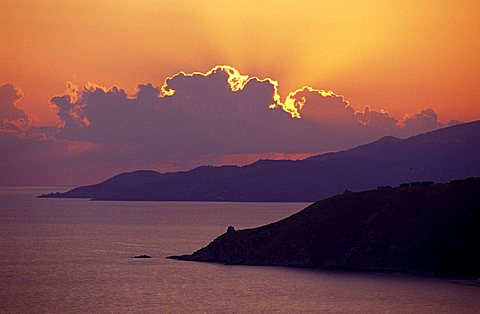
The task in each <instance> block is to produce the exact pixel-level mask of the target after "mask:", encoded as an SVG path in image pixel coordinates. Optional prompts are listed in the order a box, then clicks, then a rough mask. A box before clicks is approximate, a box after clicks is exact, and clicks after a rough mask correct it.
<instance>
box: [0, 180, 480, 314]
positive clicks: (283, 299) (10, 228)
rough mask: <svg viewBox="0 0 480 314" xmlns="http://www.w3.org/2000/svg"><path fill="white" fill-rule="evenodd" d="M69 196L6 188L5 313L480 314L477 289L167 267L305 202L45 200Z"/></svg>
mask: <svg viewBox="0 0 480 314" xmlns="http://www.w3.org/2000/svg"><path fill="white" fill-rule="evenodd" d="M65 190H66V188H58V187H42V188H38V187H35V188H1V189H0V313H323V312H332V313H480V284H479V281H478V280H454V279H451V278H442V277H433V276H419V275H412V274H400V273H375V272H340V271H326V270H319V269H302V268H292V267H268V266H263V267H253V266H228V265H222V264H213V263H198V262H183V261H176V260H169V259H165V257H167V256H169V255H180V254H188V253H192V252H193V251H195V250H197V249H199V248H201V247H202V246H205V245H207V244H208V243H209V242H210V241H212V240H213V239H214V238H216V237H217V236H219V235H220V234H222V233H224V232H225V231H226V229H227V227H228V226H230V225H232V226H234V227H235V228H236V229H243V228H252V227H256V226H260V225H264V224H268V223H271V222H274V221H277V220H279V219H282V218H285V217H288V216H289V215H291V214H293V213H295V212H297V211H299V210H301V209H302V208H304V207H305V206H307V205H308V204H306V203H224V202H218V203H217V202H110V201H90V200H87V199H39V198H36V196H37V195H40V194H43V193H49V192H55V191H60V192H62V191H65ZM142 254H145V255H149V256H151V257H152V258H150V259H135V258H132V257H133V256H136V255H142Z"/></svg>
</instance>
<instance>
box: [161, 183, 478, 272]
mask: <svg viewBox="0 0 480 314" xmlns="http://www.w3.org/2000/svg"><path fill="white" fill-rule="evenodd" d="M479 224H480V178H469V179H465V180H454V181H452V182H450V183H445V184H434V183H433V182H415V183H411V184H402V185H400V186H399V187H394V188H380V189H377V190H371V191H364V192H346V193H343V194H339V195H336V196H333V197H331V198H327V199H324V200H321V201H318V202H315V203H313V204H312V205H310V206H308V207H307V208H305V209H303V210H301V211H300V212H298V213H296V214H293V215H292V216H290V217H287V218H285V219H282V220H280V221H278V222H274V223H271V224H268V225H265V226H261V227H258V228H252V229H245V230H235V229H234V228H233V227H228V229H227V232H226V233H224V234H222V235H220V236H219V237H218V238H216V239H215V240H214V241H212V242H211V243H210V244H208V245H207V246H206V247H203V248H201V249H199V250H198V251H196V252H194V253H193V254H191V255H182V256H171V257H169V258H172V259H178V260H185V261H199V262H216V263H224V264H233V265H275V266H297V267H320V268H331V269H352V270H375V271H379V270H381V271H408V272H421V273H433V274H443V275H453V276H460V277H463V276H465V277H473V278H478V276H479V275H480V228H478V226H479Z"/></svg>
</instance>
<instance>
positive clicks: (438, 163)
mask: <svg viewBox="0 0 480 314" xmlns="http://www.w3.org/2000/svg"><path fill="white" fill-rule="evenodd" d="M479 160H480V121H476V122H471V123H465V124H460V125H455V126H451V127H447V128H443V129H440V130H436V131H432V132H428V133H425V134H421V135H417V136H414V137H410V138H408V139H398V138H395V137H384V138H381V139H380V140H378V141H376V142H373V143H370V144H367V145H363V146H359V147H356V148H353V149H348V150H345V151H340V152H335V153H326V154H322V155H318V156H313V157H310V158H307V159H303V160H296V161H293V160H259V161H257V162H255V163H252V164H250V165H246V166H243V167H238V166H221V167H212V166H205V167H198V168H195V169H193V170H190V171H186V172H174V173H164V174H162V173H158V172H155V171H135V172H131V173H123V174H119V175H117V176H114V177H112V178H111V179H108V180H106V181H104V182H102V183H99V184H96V185H90V186H82V187H78V188H75V189H72V190H70V191H68V192H65V193H51V194H47V195H42V196H41V197H50V198H56V197H59V198H90V199H94V200H131V201H240V202H241V201H254V202H263V201H268V202H274V201H275V202H285V201H291V202H295V201H301V202H304V201H315V200H319V199H322V198H325V197H328V196H332V195H335V194H338V193H341V192H343V191H344V190H345V189H349V190H352V191H361V190H367V189H372V188H375V187H377V186H379V185H382V186H393V185H398V184H400V183H402V182H412V181H424V180H428V181H435V182H448V181H449V180H452V179H458V178H465V177H470V176H480V162H478V161H479Z"/></svg>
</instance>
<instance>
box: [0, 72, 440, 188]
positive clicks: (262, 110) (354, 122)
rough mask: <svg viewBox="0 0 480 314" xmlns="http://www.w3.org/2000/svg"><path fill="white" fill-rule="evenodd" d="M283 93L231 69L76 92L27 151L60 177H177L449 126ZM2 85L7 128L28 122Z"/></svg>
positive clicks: (334, 98)
mask: <svg viewBox="0 0 480 314" xmlns="http://www.w3.org/2000/svg"><path fill="white" fill-rule="evenodd" d="M277 85H278V84H277V82H275V81H273V80H271V79H259V78H256V77H248V76H246V75H241V74H240V73H238V71H237V70H235V69H234V68H232V67H228V66H221V67H216V68H214V69H212V70H211V71H209V72H208V73H205V74H203V73H193V74H186V73H183V72H181V73H178V74H176V75H174V76H172V77H170V78H168V79H167V80H166V81H165V84H164V85H162V86H154V85H152V84H151V83H148V84H142V85H138V87H137V91H136V92H135V93H134V94H133V95H127V93H126V92H125V91H124V90H123V89H121V88H118V87H112V88H109V89H106V88H104V87H101V86H97V85H94V84H87V85H86V86H85V87H83V88H82V89H78V88H75V87H73V86H71V85H70V86H69V92H68V93H67V94H66V95H61V96H56V97H53V98H52V99H51V102H52V104H54V105H55V106H56V107H57V112H58V118H59V120H60V124H59V126H58V128H57V129H56V130H53V129H52V128H49V129H48V128H47V129H43V130H42V129H38V128H32V127H30V128H29V131H28V134H29V136H30V137H28V139H24V143H23V144H24V146H22V147H23V148H22V149H25V150H27V149H28V147H37V144H32V141H33V142H35V140H33V137H35V136H36V137H37V138H39V137H40V136H39V134H41V135H43V140H44V141H43V143H44V147H45V149H47V150H48V149H50V150H52V154H53V151H55V154H56V155H55V156H56V157H55V158H51V159H48V158H47V157H45V160H44V165H50V166H49V167H52V168H55V167H58V168H59V169H60V168H61V169H63V170H61V171H58V172H59V173H68V172H72V171H73V170H72V169H77V168H81V167H85V168H88V169H91V168H92V167H94V166H93V165H97V166H98V169H97V171H96V173H95V174H96V175H98V176H100V175H102V174H103V177H105V176H107V175H110V174H112V173H113V172H115V171H126V170H133V169H138V168H153V169H159V170H168V169H171V170H177V169H188V168H190V167H193V166H196V165H199V164H209V163H216V162H219V161H222V160H239V161H238V162H240V160H241V158H240V157H241V156H244V159H245V160H248V161H250V160H251V159H252V158H254V157H252V156H271V155H275V153H280V154H309V153H315V152H324V151H332V150H338V149H345V148H348V147H351V146H355V145H359V144H364V143H367V142H370V141H372V140H375V139H377V138H380V137H382V136H385V135H394V136H401V137H406V136H409V135H413V134H417V133H419V132H424V131H428V130H432V129H436V128H439V127H440V126H441V124H440V123H439V122H438V120H437V115H436V114H435V112H434V111H433V110H432V109H425V110H423V111H422V112H420V113H418V114H414V115H408V116H405V117H404V118H403V119H400V120H397V119H395V118H394V117H391V116H390V115H389V114H388V113H387V112H383V111H381V112H378V111H374V110H372V109H370V108H369V107H365V108H364V109H363V111H356V110H355V108H354V107H353V106H352V105H350V104H349V102H348V101H347V100H346V99H345V97H343V96H342V95H337V94H335V93H333V92H330V91H323V90H317V89H314V88H311V87H304V88H301V89H299V90H296V91H294V92H291V93H290V94H289V95H287V97H285V100H284V101H281V99H280V96H279V95H278V92H277ZM4 86H6V85H3V86H2V94H0V95H1V98H0V100H1V101H2V108H3V107H5V108H8V110H7V109H6V110H5V111H2V116H1V117H2V119H3V117H8V119H7V118H6V119H5V120H6V121H7V123H10V122H8V121H11V120H12V119H13V120H15V119H17V120H18V119H20V120H21V119H23V120H28V118H27V116H26V115H25V113H24V112H22V111H21V110H19V109H18V108H16V107H15V103H16V102H17V101H18V100H19V97H21V96H19V95H20V93H19V92H18V90H16V89H15V88H13V86H11V85H7V87H4ZM12 88H13V90H12ZM3 90H4V92H3ZM4 112H8V113H4ZM6 125H7V124H5V128H6V127H7V126H6ZM35 134H36V135H35ZM27 140H28V143H27V142H26V141H27ZM35 143H37V142H35ZM40 147H41V145H40ZM47 155H48V153H47ZM222 156H224V157H222ZM225 156H227V157H225ZM228 156H230V157H228ZM282 156H285V155H282ZM292 156H293V155H292ZM299 156H303V155H299ZM5 165H6V164H5V161H4V162H3V164H2V165H1V167H2V168H4V166H5ZM45 167H47V166H44V168H45ZM72 173H74V171H73V172H72ZM84 177H85V175H84ZM82 182H83V181H82Z"/></svg>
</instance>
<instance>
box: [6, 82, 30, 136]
mask: <svg viewBox="0 0 480 314" xmlns="http://www.w3.org/2000/svg"><path fill="white" fill-rule="evenodd" d="M21 98H22V93H21V91H20V90H19V89H17V88H15V87H14V86H13V85H11V84H4V85H1V86H0V131H3V132H15V131H19V130H20V129H21V128H22V127H23V126H25V125H26V124H27V123H28V116H27V115H26V114H25V112H24V111H23V110H21V109H19V108H17V107H16V103H17V102H18V101H19V100H20V99H21Z"/></svg>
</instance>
